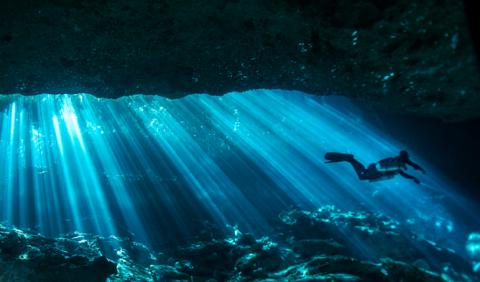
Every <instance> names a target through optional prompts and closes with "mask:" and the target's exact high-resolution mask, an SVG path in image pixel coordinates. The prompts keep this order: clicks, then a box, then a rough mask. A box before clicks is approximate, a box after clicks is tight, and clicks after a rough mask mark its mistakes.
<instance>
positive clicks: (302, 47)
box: [0, 0, 480, 121]
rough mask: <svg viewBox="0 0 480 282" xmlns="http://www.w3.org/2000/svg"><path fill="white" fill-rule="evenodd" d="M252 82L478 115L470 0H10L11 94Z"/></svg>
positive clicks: (103, 93)
mask: <svg viewBox="0 0 480 282" xmlns="http://www.w3.org/2000/svg"><path fill="white" fill-rule="evenodd" d="M255 88H272V89H278V88H281V89H289V90H299V91H304V92H307V93H311V94H315V95H330V94H338V95H344V96H347V97H351V98H353V99H354V100H356V101H358V102H359V103H360V104H362V105H364V106H366V107H367V108H368V109H372V110H376V111H383V112H389V113H401V114H413V115H421V116H428V117H436V118H441V119H444V120H453V121H455V120H467V119H473V118H478V117H480V110H479V109H480V97H479V96H480V92H479V90H480V75H479V68H478V64H477V58H476V55H475V51H474V46H473V43H472V40H471V35H470V32H469V29H468V25H467V21H466V17H465V13H464V7H463V4H462V2H461V1H455V0H421V1H411V0H403V1H402V0H364V1H353V0H352V1H350V0H340V1H325V0H298V1H297V0H241V1H240V0H230V1H225V0H163V1H160V0H157V1H155V0H136V1H127V0H123V1H122V0H119V1H107V0H101V1H92V0H88V1H87V0H48V1H47V0H36V1H33V0H30V1H26V0H25V1H11V0H6V1H2V8H1V9H0V93H2V94H14V93H20V94H24V95H34V94H41V93H53V94H56V93H91V94H93V95H95V96H98V97H108V98H118V97H121V96H125V95H132V94H157V95H162V96H166V97H170V98H177V97H182V96H185V95H188V94H191V93H209V94H214V95H219V94H223V93H226V92H231V91H243V90H248V89H255Z"/></svg>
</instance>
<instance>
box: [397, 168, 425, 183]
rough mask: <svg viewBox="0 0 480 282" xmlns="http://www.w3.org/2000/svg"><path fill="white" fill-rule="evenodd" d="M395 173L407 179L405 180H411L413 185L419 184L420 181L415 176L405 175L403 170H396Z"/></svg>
mask: <svg viewBox="0 0 480 282" xmlns="http://www.w3.org/2000/svg"><path fill="white" fill-rule="evenodd" d="M397 172H398V174H400V175H401V176H403V177H405V178H407V179H412V180H413V181H414V182H415V183H417V184H420V180H418V179H417V178H416V177H415V176H413V175H410V174H408V173H405V172H404V171H403V170H398V171H397Z"/></svg>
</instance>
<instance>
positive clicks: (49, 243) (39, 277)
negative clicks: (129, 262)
mask: <svg viewBox="0 0 480 282" xmlns="http://www.w3.org/2000/svg"><path fill="white" fill-rule="evenodd" d="M67 244H68V245H72V246H73V245H76V247H75V248H73V249H72V250H67V249H66V248H62V246H66V245H67ZM84 249H85V248H84V247H82V246H81V245H80V244H79V243H78V242H75V241H74V240H71V239H67V238H62V239H58V240H57V239H48V238H45V237H43V236H41V235H38V234H33V233H30V232H26V231H21V230H19V229H15V228H13V229H11V228H7V227H5V226H2V225H0V281H45V282H47V281H48V282H52V281H105V280H106V279H107V277H109V276H110V275H112V274H115V273H117V269H116V264H115V263H113V262H111V261H110V260H108V259H107V258H106V257H105V256H103V255H102V254H100V253H98V252H83V251H82V250H84Z"/></svg>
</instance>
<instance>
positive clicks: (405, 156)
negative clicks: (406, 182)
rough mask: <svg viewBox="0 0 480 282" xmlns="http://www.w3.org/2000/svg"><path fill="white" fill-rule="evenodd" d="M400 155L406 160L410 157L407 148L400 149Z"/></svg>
mask: <svg viewBox="0 0 480 282" xmlns="http://www.w3.org/2000/svg"><path fill="white" fill-rule="evenodd" d="M400 157H401V158H402V159H404V160H406V159H408V152H407V151H405V150H401V151H400Z"/></svg>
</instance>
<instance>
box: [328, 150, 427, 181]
mask: <svg viewBox="0 0 480 282" xmlns="http://www.w3.org/2000/svg"><path fill="white" fill-rule="evenodd" d="M325 159H326V160H327V161H328V162H329V163H330V162H342V161H345V162H348V163H350V164H351V165H352V167H353V169H354V170H355V172H356V173H357V175H358V178H359V179H360V180H369V181H378V180H385V179H390V178H393V177H394V176H395V175H397V174H398V175H401V176H403V177H405V178H408V179H412V180H413V181H415V183H417V184H420V181H419V180H418V179H417V178H416V177H415V176H412V175H410V174H407V173H406V172H405V170H407V165H410V166H412V167H413V168H414V169H416V170H420V171H422V172H424V173H425V171H424V170H423V168H421V167H420V166H419V165H418V164H416V163H414V162H412V161H411V160H410V159H409V158H408V154H407V153H406V152H405V153H402V154H400V155H399V156H396V157H391V158H386V159H383V160H380V161H378V162H376V163H373V164H370V165H369V166H368V167H367V168H365V166H364V165H363V164H362V163H360V162H359V161H357V160H356V159H355V158H354V157H353V155H351V154H342V153H326V154H325Z"/></svg>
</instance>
